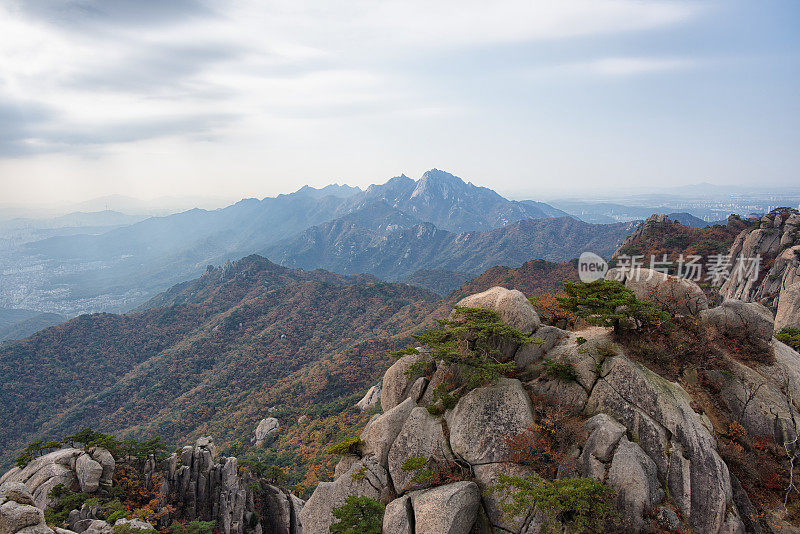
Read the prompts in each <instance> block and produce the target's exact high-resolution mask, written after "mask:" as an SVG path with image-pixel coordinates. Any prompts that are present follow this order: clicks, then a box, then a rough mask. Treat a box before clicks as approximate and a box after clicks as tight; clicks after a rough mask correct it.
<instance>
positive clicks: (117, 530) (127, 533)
mask: <svg viewBox="0 0 800 534" xmlns="http://www.w3.org/2000/svg"><path fill="white" fill-rule="evenodd" d="M114 534H158V531H157V530H156V529H154V528H143V529H138V528H133V527H132V526H130V525H127V524H126V525H114Z"/></svg>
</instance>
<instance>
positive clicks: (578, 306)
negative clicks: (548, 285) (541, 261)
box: [558, 280, 670, 334]
mask: <svg viewBox="0 0 800 534" xmlns="http://www.w3.org/2000/svg"><path fill="white" fill-rule="evenodd" d="M564 293H566V296H564V297H558V300H559V301H560V302H561V305H562V306H563V307H564V308H565V309H567V310H569V311H572V312H575V314H576V315H577V316H578V317H582V318H584V319H585V320H586V322H588V323H589V324H594V325H599V326H606V327H612V328H613V329H614V333H615V334H619V333H620V331H621V329H622V326H623V324H624V323H626V322H627V323H633V325H634V328H635V329H642V328H646V327H649V326H655V325H659V324H662V323H664V322H665V321H668V320H669V318H670V317H669V314H668V313H667V312H666V311H664V309H663V308H661V307H659V306H657V305H655V304H652V303H650V302H646V301H643V300H639V299H637V298H636V295H635V294H634V292H633V291H631V290H630V289H628V288H626V287H625V286H624V285H623V284H621V283H620V282H617V281H616V280H595V281H594V282H590V283H588V284H585V283H583V282H566V283H564Z"/></svg>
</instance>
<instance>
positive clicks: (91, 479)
mask: <svg viewBox="0 0 800 534" xmlns="http://www.w3.org/2000/svg"><path fill="white" fill-rule="evenodd" d="M75 474H76V475H77V477H78V484H80V487H81V491H83V492H85V493H94V492H95V491H97V490H98V489H99V488H100V478H101V477H102V476H103V466H102V465H100V463H99V462H97V461H95V460H93V459H92V457H91V456H89V455H88V454H81V455H80V456H78V458H77V459H76V460H75Z"/></svg>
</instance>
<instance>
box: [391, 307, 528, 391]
mask: <svg viewBox="0 0 800 534" xmlns="http://www.w3.org/2000/svg"><path fill="white" fill-rule="evenodd" d="M438 322H439V328H432V329H429V330H426V331H425V332H424V333H422V334H419V335H415V336H414V339H416V340H417V341H418V342H420V343H421V344H423V345H425V346H427V347H429V348H430V350H431V357H432V358H433V359H434V360H436V361H444V362H445V363H448V364H454V365H458V366H459V367H460V368H461V369H462V370H463V372H464V374H465V375H466V379H467V387H468V389H473V388H476V387H478V386H481V385H484V384H487V383H490V382H493V381H495V380H496V379H497V378H499V377H500V376H502V375H504V374H505V373H507V372H509V371H511V370H513V369H514V363H513V362H508V361H505V360H508V358H506V357H504V355H503V353H502V351H501V350H500V349H501V347H502V346H503V345H504V344H515V345H522V344H524V343H542V342H543V341H542V340H541V339H538V338H532V337H529V336H526V335H525V334H523V333H522V332H520V331H519V330H517V329H516V328H514V327H512V326H509V325H508V324H506V323H504V322H503V321H502V320H501V319H500V315H499V314H498V313H497V312H495V311H493V310H488V309H484V308H466V307H461V306H455V307H454V308H453V313H452V315H451V317H450V318H449V319H440V320H439V321H438ZM417 352H418V351H417V349H415V348H413V347H407V348H405V349H402V350H400V351H397V352H396V353H395V356H403V355H405V354H416V353H417ZM420 365H425V362H421V363H420ZM420 370H421V368H418V367H415V366H412V367H411V368H410V369H409V370H408V372H409V373H418V372H419V371H420Z"/></svg>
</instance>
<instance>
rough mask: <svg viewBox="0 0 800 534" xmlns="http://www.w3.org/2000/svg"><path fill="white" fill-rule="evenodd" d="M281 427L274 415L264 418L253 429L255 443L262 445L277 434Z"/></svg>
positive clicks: (258, 445) (257, 445)
mask: <svg viewBox="0 0 800 534" xmlns="http://www.w3.org/2000/svg"><path fill="white" fill-rule="evenodd" d="M280 428H281V424H280V422H279V421H278V420H277V419H275V418H274V417H267V418H265V419H262V420H261V421H259V422H258V426H256V429H255V431H253V443H254V444H255V446H256V447H260V446H262V445H263V444H264V442H265V441H267V440H268V439H269V438H271V437H272V436H274V435H275V434H277V433H278V430H279V429H280Z"/></svg>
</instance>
